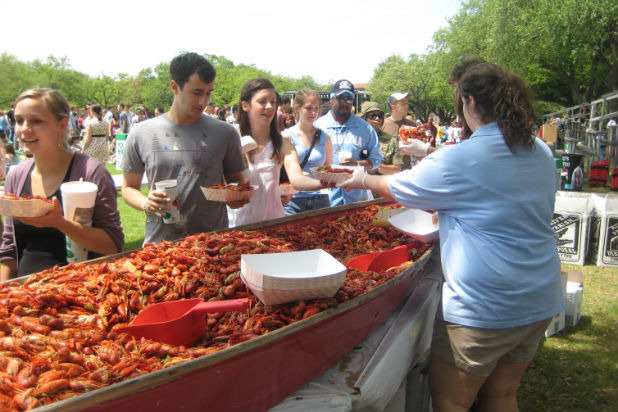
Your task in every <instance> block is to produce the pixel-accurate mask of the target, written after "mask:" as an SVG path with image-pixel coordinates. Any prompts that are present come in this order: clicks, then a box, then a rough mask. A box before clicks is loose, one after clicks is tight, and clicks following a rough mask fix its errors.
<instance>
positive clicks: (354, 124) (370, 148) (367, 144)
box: [315, 79, 383, 206]
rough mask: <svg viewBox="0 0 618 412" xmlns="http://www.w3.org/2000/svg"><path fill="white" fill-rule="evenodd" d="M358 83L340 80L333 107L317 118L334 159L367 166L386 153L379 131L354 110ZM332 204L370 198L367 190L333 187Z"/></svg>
mask: <svg viewBox="0 0 618 412" xmlns="http://www.w3.org/2000/svg"><path fill="white" fill-rule="evenodd" d="M354 96H355V95H354V85H353V84H352V83H351V82H350V81H349V80H345V79H342V80H338V81H337V82H335V84H334V85H333V87H332V88H331V90H330V105H331V109H330V110H329V111H328V113H326V114H325V115H324V116H322V117H320V118H318V119H317V120H316V121H315V126H316V127H319V128H320V129H322V130H324V131H325V132H326V134H328V135H329V136H330V140H331V141H332V143H333V163H334V164H340V165H346V166H355V165H356V166H363V167H364V168H365V170H373V169H376V168H378V167H380V164H381V163H382V160H383V158H382V154H381V153H380V143H379V141H378V135H377V133H376V131H375V130H373V127H372V126H371V125H370V124H369V123H367V122H366V121H365V120H364V119H362V118H360V117H358V116H354V115H353V114H352V107H353V105H354ZM329 198H330V205H331V206H337V205H342V204H348V203H353V202H358V201H360V200H367V198H368V193H367V191H366V190H350V191H349V192H346V191H345V190H344V189H341V188H335V189H331V191H330V195H329Z"/></svg>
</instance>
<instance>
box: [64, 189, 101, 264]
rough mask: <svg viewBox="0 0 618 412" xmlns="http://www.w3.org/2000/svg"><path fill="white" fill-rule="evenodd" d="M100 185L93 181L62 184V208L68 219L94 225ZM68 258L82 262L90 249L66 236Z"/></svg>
mask: <svg viewBox="0 0 618 412" xmlns="http://www.w3.org/2000/svg"><path fill="white" fill-rule="evenodd" d="M98 190H99V187H98V186H97V185H96V184H94V183H92V182H84V181H79V182H66V183H63V184H61V185H60V192H61V193H62V208H63V214H64V217H65V218H66V219H69V220H72V221H75V222H78V223H80V224H82V225H84V226H91V225H92V214H93V213H94V204H95V201H96V199H97V192H98ZM66 247H67V260H68V261H69V262H81V261H84V260H86V259H87V258H88V250H87V249H85V248H84V247H82V246H81V245H79V244H77V243H75V242H74V241H73V240H72V239H71V238H69V237H68V236H67V237H66Z"/></svg>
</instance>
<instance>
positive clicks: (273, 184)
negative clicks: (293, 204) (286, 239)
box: [227, 142, 285, 227]
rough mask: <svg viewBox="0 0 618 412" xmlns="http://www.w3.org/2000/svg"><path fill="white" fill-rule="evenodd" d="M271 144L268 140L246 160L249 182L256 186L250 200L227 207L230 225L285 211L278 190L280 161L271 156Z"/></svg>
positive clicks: (272, 215) (270, 216)
mask: <svg viewBox="0 0 618 412" xmlns="http://www.w3.org/2000/svg"><path fill="white" fill-rule="evenodd" d="M273 150H274V148H273V144H272V142H268V144H267V145H266V146H265V147H264V149H263V150H262V151H261V152H260V153H256V154H254V155H253V160H250V159H249V160H248V166H249V182H250V183H251V184H252V185H255V186H257V189H256V190H255V194H254V195H253V197H251V202H249V203H247V204H246V205H244V206H243V207H241V208H240V209H230V208H228V209H227V211H228V213H227V215H228V219H229V222H230V223H229V224H230V227H234V226H240V225H246V224H249V223H255V222H261V221H263V220H268V219H275V218H278V217H283V216H284V215H285V212H284V210H283V204H282V203H281V193H280V192H279V174H280V172H281V165H282V164H281V163H280V162H278V159H277V158H276V157H273Z"/></svg>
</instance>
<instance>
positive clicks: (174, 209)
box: [155, 179, 180, 224]
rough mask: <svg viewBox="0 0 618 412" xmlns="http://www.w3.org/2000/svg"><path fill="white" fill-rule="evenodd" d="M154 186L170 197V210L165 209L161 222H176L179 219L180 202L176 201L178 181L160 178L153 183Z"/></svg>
mask: <svg viewBox="0 0 618 412" xmlns="http://www.w3.org/2000/svg"><path fill="white" fill-rule="evenodd" d="M155 188H156V189H157V190H158V191H159V192H163V193H165V195H166V196H167V197H169V198H170V203H169V207H170V210H168V211H166V213H165V215H163V216H162V218H163V223H165V224H172V223H178V221H179V220H180V202H179V201H178V182H177V181H176V180H173V179H170V180H161V181H160V182H156V183H155Z"/></svg>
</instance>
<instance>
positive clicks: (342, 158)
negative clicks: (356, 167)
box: [339, 152, 352, 165]
mask: <svg viewBox="0 0 618 412" xmlns="http://www.w3.org/2000/svg"><path fill="white" fill-rule="evenodd" d="M350 160H352V152H339V164H340V165H342V164H344V163H347V162H349V161H350Z"/></svg>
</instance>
